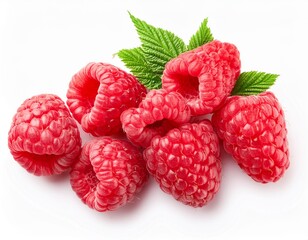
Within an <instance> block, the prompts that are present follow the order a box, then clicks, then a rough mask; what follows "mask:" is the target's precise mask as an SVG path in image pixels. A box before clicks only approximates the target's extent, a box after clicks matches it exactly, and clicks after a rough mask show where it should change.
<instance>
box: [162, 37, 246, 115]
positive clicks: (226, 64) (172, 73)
mask: <svg viewBox="0 0 308 240" xmlns="http://www.w3.org/2000/svg"><path fill="white" fill-rule="evenodd" d="M240 65H241V64H240V54H239V52H238V50H237V48H236V47H235V46H234V45H233V44H230V43H222V42H219V41H217V40H215V41H212V42H210V43H207V44H204V45H203V46H201V47H199V48H196V49H194V50H191V51H189V52H185V53H183V54H181V55H179V56H178V57H177V58H174V59H172V60H171V61H170V62H168V63H167V64H166V67H165V70H164V73H163V77H162V87H163V88H164V89H166V91H167V92H173V91H176V92H179V93H181V94H182V95H183V96H184V97H185V98H187V101H188V105H189V106H190V108H191V112H192V115H202V114H207V113H211V112H213V111H214V110H216V109H217V108H218V107H219V106H220V105H221V104H222V103H223V101H224V100H225V99H226V97H227V96H229V95H230V93H231V91H232V89H233V87H234V85H235V82H236V80H237V78H238V77H239V74H240Z"/></svg>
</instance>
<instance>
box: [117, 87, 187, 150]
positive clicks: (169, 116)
mask: <svg viewBox="0 0 308 240" xmlns="http://www.w3.org/2000/svg"><path fill="white" fill-rule="evenodd" d="M189 119H190V110H189V108H188V106H187V105H186V103H185V99H184V98H183V97H182V96H181V95H180V94H178V93H176V92H170V93H167V92H166V91H165V90H163V89H160V90H151V91H150V92H148V94H147V95H146V97H145V99H143V100H142V102H141V103H140V104H139V107H138V108H130V109H128V110H126V111H124V112H123V113H122V115H121V122H122V127H123V130H124V132H126V135H127V137H128V139H129V140H130V141H131V142H133V143H134V144H136V145H138V146H141V147H144V148H145V147H148V146H149V145H150V143H151V140H152V138H153V137H154V136H157V135H159V136H163V135H164V134H165V133H167V132H168V130H170V129H171V128H173V127H175V126H177V125H178V124H182V123H186V122H188V121H189Z"/></svg>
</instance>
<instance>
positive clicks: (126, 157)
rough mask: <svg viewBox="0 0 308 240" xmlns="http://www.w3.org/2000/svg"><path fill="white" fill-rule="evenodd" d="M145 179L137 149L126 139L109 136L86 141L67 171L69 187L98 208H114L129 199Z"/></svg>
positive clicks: (91, 206)
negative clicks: (76, 159) (68, 172)
mask: <svg viewBox="0 0 308 240" xmlns="http://www.w3.org/2000/svg"><path fill="white" fill-rule="evenodd" d="M147 179H148V173H147V171H146V167H145V163H144V160H143V157H142V153H141V152H140V151H139V149H138V148H136V147H135V146H133V145H132V144H131V143H129V142H128V141H126V140H117V139H113V138H111V137H102V138H96V139H94V140H92V141H90V142H88V143H86V144H85V145H84V147H83V149H82V152H81V155H80V158H79V159H78V161H77V162H76V164H75V165H74V166H73V168H72V171H71V173H70V182H71V185H72V188H73V190H74V191H75V192H76V194H77V195H78V196H79V197H80V199H81V200H82V201H83V202H84V203H85V204H87V205H88V206H89V207H90V208H93V209H95V210H97V211H99V212H105V211H109V210H115V209H117V208H119V207H121V206H124V205H125V204H127V203H128V202H130V201H131V200H132V199H133V198H134V196H135V194H136V193H138V192H139V191H140V190H141V188H142V187H143V185H144V184H145V182H146V180H147Z"/></svg>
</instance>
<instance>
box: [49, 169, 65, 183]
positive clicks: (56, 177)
mask: <svg viewBox="0 0 308 240" xmlns="http://www.w3.org/2000/svg"><path fill="white" fill-rule="evenodd" d="M69 178H70V176H69V172H68V171H66V172H64V173H61V174H58V175H53V176H46V177H44V179H45V180H46V181H47V182H50V183H54V184H57V183H63V182H67V181H69Z"/></svg>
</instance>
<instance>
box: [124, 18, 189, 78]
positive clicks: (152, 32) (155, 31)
mask: <svg viewBox="0 0 308 240" xmlns="http://www.w3.org/2000/svg"><path fill="white" fill-rule="evenodd" d="M129 15H130V18H131V20H132V22H133V23H134V25H135V27H136V30H137V32H138V35H139V38H140V41H141V43H142V45H141V46H142V49H143V50H144V53H145V59H146V61H147V62H148V63H149V65H150V67H151V68H153V71H154V72H155V73H161V74H162V73H163V70H164V68H165V65H166V63H167V62H169V61H170V60H171V59H172V58H175V57H177V56H178V55H179V54H181V53H183V52H185V51H186V46H185V43H184V41H183V40H182V39H181V38H179V37H178V36H176V35H175V34H174V33H172V32H170V31H168V30H164V29H161V28H156V27H154V26H152V25H149V24H148V23H146V22H145V21H143V20H140V19H138V18H136V17H134V16H133V15H132V14H130V13H129Z"/></svg>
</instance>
